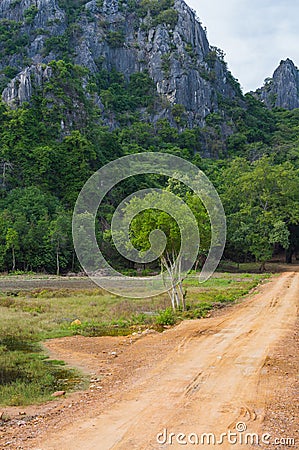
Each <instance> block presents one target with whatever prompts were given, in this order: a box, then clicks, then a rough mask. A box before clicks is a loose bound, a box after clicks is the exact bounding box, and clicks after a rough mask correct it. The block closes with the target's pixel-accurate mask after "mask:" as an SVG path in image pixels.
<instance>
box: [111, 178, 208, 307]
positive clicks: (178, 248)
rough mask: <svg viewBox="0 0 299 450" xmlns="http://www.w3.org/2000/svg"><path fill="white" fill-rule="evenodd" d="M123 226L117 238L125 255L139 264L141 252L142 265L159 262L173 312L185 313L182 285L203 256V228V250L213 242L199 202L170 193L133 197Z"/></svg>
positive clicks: (194, 198)
mask: <svg viewBox="0 0 299 450" xmlns="http://www.w3.org/2000/svg"><path fill="white" fill-rule="evenodd" d="M173 188H174V187H173ZM175 188H176V189H178V186H175ZM169 189H170V187H169ZM123 222H124V225H123V227H122V231H120V232H118V234H117V235H116V237H115V241H117V243H118V245H119V246H120V247H121V248H122V249H123V250H122V254H124V252H125V251H126V254H127V256H128V259H134V258H135V261H137V260H138V255H137V254H136V253H138V251H139V256H140V261H143V262H144V261H146V262H150V261H153V260H155V259H159V260H160V264H161V273H162V274H163V276H164V282H165V286H166V287H167V292H168V294H169V297H170V299H171V304H172V307H173V309H176V308H178V307H182V308H183V309H185V307H186V305H185V293H184V291H183V287H182V282H183V280H184V278H185V276H186V274H187V271H188V270H189V269H190V268H191V267H190V265H189V264H190V261H192V262H195V260H196V257H197V255H198V252H199V246H198V244H199V230H198V228H199V227H200V228H201V231H202V233H201V234H200V237H201V240H202V241H201V242H202V243H203V244H202V245H203V247H205V245H206V244H207V242H209V227H208V226H207V223H209V219H208V216H207V213H206V211H205V209H204V207H203V205H202V203H201V201H200V200H199V198H198V197H196V196H195V195H193V194H191V193H189V192H186V193H185V195H184V201H183V200H182V199H180V197H179V196H178V195H174V194H173V193H171V192H169V191H168V192H167V191H160V192H150V193H147V194H146V195H145V196H144V197H143V198H137V197H133V198H132V199H131V200H130V201H129V202H128V203H127V204H126V205H125V207H124V209H123ZM125 230H129V234H126V231H125ZM136 249H137V250H136ZM191 266H192V263H191Z"/></svg>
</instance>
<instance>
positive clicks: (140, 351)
mask: <svg viewBox="0 0 299 450" xmlns="http://www.w3.org/2000/svg"><path fill="white" fill-rule="evenodd" d="M298 305H299V272H295V271H293V272H284V273H282V274H280V275H279V276H275V277H273V278H272V279H271V280H270V281H267V282H265V283H263V284H262V285H260V286H259V287H258V288H257V289H256V290H255V292H253V293H252V294H251V295H249V296H248V297H247V298H245V299H243V300H242V301H241V302H240V303H239V304H237V305H234V306H231V307H227V308H225V309H224V310H221V311H217V312H215V313H214V314H213V315H212V317H210V318H206V319H201V320H194V321H185V322H182V323H181V324H180V325H178V326H177V327H174V328H172V329H168V330H166V331H165V332H163V333H156V332H153V331H152V330H148V331H146V332H143V333H138V332H137V333H136V334H135V335H132V336H127V337H100V338H86V337H82V336H74V337H69V338H62V339H53V340H50V341H47V342H46V343H45V347H46V348H47V350H48V351H49V353H50V356H51V357H52V358H55V359H63V360H64V361H66V362H67V363H68V364H70V365H72V366H75V367H78V368H80V369H81V370H83V371H84V372H85V373H86V374H88V376H89V378H90V387H89V389H88V390H87V391H84V392H79V393H75V394H68V395H67V396H66V398H61V399H57V400H56V401H53V402H49V403H48V404H46V405H41V406H32V407H28V408H22V409H20V408H5V409H3V413H4V414H3V415H7V416H10V417H11V420H10V421H7V422H5V421H3V422H2V426H1V427H0V448H3V449H6V448H8V449H14V450H16V449H24V450H29V449H30V450H38V449H40V450H57V449H59V450H83V449H84V450H106V449H107V450H108V449H112V448H113V449H121V450H133V449H138V450H142V449H144V450H150V449H164V448H174V449H178V448H194V447H195V448H196V445H194V444H192V443H194V442H195V440H196V436H195V435H197V437H198V438H199V440H200V439H201V438H202V434H203V433H213V434H214V435H215V438H216V439H217V440H219V439H220V435H221V434H222V433H228V431H229V430H230V431H231V432H234V433H236V435H237V437H238V439H241V437H242V438H244V437H245V434H246V433H247V432H248V433H256V434H258V435H259V436H260V439H261V436H262V434H263V433H269V435H270V438H269V439H268V441H269V445H268V444H263V443H262V442H261V441H260V442H259V445H256V443H253V444H250V443H249V444H248V445H243V444H240V443H238V444H233V443H229V442H228V441H227V439H225V438H224V442H223V443H222V444H221V445H219V444H218V445H208V444H207V443H205V445H203V444H201V445H200V444H199V445H198V446H197V447H199V448H211V449H212V448H218V449H220V448H221V449H237V450H239V449H242V448H247V449H248V448H252V449H255V448H273V449H285V448H296V449H298V448H299V432H298V429H299V406H298V398H299V395H298V394H299V379H298V363H299V355H298V353H299V352H298V340H299V337H298V319H297V317H298ZM20 413H26V415H25V414H20ZM240 424H242V426H243V428H244V429H243V431H242V430H241V429H240V430H239V431H236V427H240V426H241V425H240ZM245 429H246V430H245ZM165 430H167V432H165ZM159 433H162V434H160V436H159V441H160V443H159V442H158V441H157V435H158V434H159ZM170 433H174V434H175V436H172V437H170V436H169V434H170ZM179 433H182V434H184V435H186V438H182V437H181V438H180V439H181V440H184V439H187V438H189V439H190V441H192V443H191V442H189V443H187V445H182V444H180V443H178V441H177V437H178V435H179ZM164 436H166V437H167V439H166V441H167V442H166V443H164V442H163V441H164V440H165V439H164ZM287 438H292V439H294V440H295V443H294V442H293V441H292V442H290V445H285V444H286V439H287ZM275 439H277V441H275ZM278 441H279V442H278ZM288 444H289V443H288Z"/></svg>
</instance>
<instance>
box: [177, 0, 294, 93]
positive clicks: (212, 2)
mask: <svg viewBox="0 0 299 450" xmlns="http://www.w3.org/2000/svg"><path fill="white" fill-rule="evenodd" d="M185 1H186V2H187V3H188V5H189V6H191V8H193V9H195V10H196V12H197V15H198V17H199V18H200V20H201V22H202V24H203V26H206V27H207V30H208V39H209V42H210V44H211V45H215V46H216V47H219V48H221V49H222V50H223V51H224V52H225V54H226V57H225V60H226V62H227V63H228V66H229V69H230V70H231V72H232V74H233V75H234V76H235V77H236V78H237V79H238V80H239V82H240V83H241V86H242V88H243V90H244V92H248V91H249V90H255V89H256V88H258V87H261V86H262V85H263V82H264V79H265V78H267V77H270V76H272V74H273V72H274V70H275V69H276V67H277V66H278V65H279V63H280V61H281V60H282V59H286V58H290V59H292V60H293V61H294V63H295V65H296V66H297V67H298V65H299V23H298V22H299V1H298V0H185Z"/></svg>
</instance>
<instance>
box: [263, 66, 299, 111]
mask: <svg viewBox="0 0 299 450" xmlns="http://www.w3.org/2000/svg"><path fill="white" fill-rule="evenodd" d="M255 96H256V97H257V98H258V99H259V100H261V101H262V102H263V103H265V105H266V106H267V107H268V108H274V107H275V106H278V107H280V108H285V109H290V110H291V109H295V108H299V70H298V68H297V67H296V66H295V64H294V63H293V61H291V60H290V59H286V60H285V61H281V62H280V65H279V67H278V68H277V69H276V70H275V72H274V74H273V77H272V78H268V79H266V80H265V85H264V86H263V87H262V88H260V89H258V90H257V91H256V92H255Z"/></svg>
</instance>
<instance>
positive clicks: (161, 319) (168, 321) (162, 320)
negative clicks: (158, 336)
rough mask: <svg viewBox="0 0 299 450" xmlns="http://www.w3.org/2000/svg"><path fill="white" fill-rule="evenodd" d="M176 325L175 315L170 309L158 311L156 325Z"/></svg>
mask: <svg viewBox="0 0 299 450" xmlns="http://www.w3.org/2000/svg"><path fill="white" fill-rule="evenodd" d="M175 323H176V317H175V313H174V312H173V310H172V309H171V308H166V309H165V310H164V311H160V312H159V315H158V316H157V317H156V324H157V325H174V324H175Z"/></svg>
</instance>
